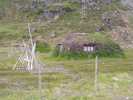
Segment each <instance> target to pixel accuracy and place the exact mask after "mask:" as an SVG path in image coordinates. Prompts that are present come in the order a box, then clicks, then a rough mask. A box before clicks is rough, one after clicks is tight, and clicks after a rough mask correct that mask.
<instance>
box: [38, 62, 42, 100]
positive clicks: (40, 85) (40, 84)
mask: <svg viewBox="0 0 133 100" xmlns="http://www.w3.org/2000/svg"><path fill="white" fill-rule="evenodd" d="M38 66H39V70H38V88H39V98H40V100H42V76H41V65H40V64H39V65H38Z"/></svg>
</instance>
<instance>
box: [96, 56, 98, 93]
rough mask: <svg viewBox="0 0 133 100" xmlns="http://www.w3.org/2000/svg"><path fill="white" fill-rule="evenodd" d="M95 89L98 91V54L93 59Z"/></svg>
mask: <svg viewBox="0 0 133 100" xmlns="http://www.w3.org/2000/svg"><path fill="white" fill-rule="evenodd" d="M95 91H96V92H97V91H98V56H96V59H95Z"/></svg>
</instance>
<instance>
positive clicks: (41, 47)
mask: <svg viewBox="0 0 133 100" xmlns="http://www.w3.org/2000/svg"><path fill="white" fill-rule="evenodd" d="M50 50H51V47H50V46H49V44H47V43H45V42H37V47H36V51H39V52H41V53H42V52H49V51H50Z"/></svg>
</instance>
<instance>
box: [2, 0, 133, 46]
mask: <svg viewBox="0 0 133 100" xmlns="http://www.w3.org/2000/svg"><path fill="white" fill-rule="evenodd" d="M46 1H47V0H42V1H41V3H38V2H32V1H31V0H28V1H27V0H12V1H10V0H5V1H4V2H3V0H1V1H0V4H1V6H0V7H1V10H0V16H1V22H2V24H1V25H0V26H1V30H0V38H1V39H6V38H8V39H17V38H18V39H21V38H23V37H25V33H26V30H27V26H26V25H27V24H26V23H27V22H29V21H30V22H38V21H39V22H40V23H34V24H32V31H33V34H34V36H36V37H37V38H38V39H45V40H46V41H48V42H52V43H55V42H56V41H57V40H58V39H60V38H63V36H64V34H67V33H71V32H72V33H73V32H84V33H88V34H89V36H90V37H92V38H96V37H93V34H94V33H95V32H99V33H100V34H101V35H103V36H107V37H110V38H112V39H113V40H115V41H116V42H117V43H119V44H120V45H121V46H122V47H133V42H132V38H133V33H132V26H133V22H132V20H133V15H132V10H131V9H129V6H130V5H129V4H130V0H124V2H126V1H127V2H126V5H125V3H123V0H100V2H98V1H97V0H95V1H93V2H90V3H89V8H91V9H89V8H88V9H87V10H86V13H87V17H86V18H85V19H82V14H81V10H82V9H81V8H82V5H81V4H82V3H80V2H79V1H80V0H72V1H69V0H68V1H65V0H61V1H60V2H57V1H56V2H55V1H54V0H53V1H51V2H46ZM4 4H5V6H2V5H4ZM94 8H95V9H94ZM97 9H99V10H97ZM7 23H8V24H7ZM3 33H4V34H3ZM53 34H54V36H55V37H54V38H53V37H52V36H53ZM101 41H102V39H101Z"/></svg>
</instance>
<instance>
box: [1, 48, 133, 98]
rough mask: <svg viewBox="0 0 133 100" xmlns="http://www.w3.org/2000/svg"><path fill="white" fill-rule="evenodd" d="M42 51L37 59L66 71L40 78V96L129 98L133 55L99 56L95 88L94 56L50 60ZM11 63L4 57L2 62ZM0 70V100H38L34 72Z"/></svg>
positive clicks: (128, 53)
mask: <svg viewBox="0 0 133 100" xmlns="http://www.w3.org/2000/svg"><path fill="white" fill-rule="evenodd" d="M44 55H45V54H40V58H41V60H42V61H44V62H45V64H46V65H47V66H46V67H48V68H52V67H56V66H64V68H65V69H66V70H68V74H65V73H62V72H51V73H45V74H43V77H42V92H43V93H42V96H43V97H44V98H45V99H46V100H53V99H55V100H103V99H106V100H113V99H118V98H121V97H122V98H126V97H129V98H132V97H133V93H132V87H133V78H132V76H133V68H132V65H133V63H132V60H133V58H132V57H133V54H132V49H131V50H125V55H126V57H125V58H100V59H99V78H98V80H99V91H98V92H97V94H95V88H94V66H95V61H94V59H86V60H84V59H82V60H66V59H64V60H63V59H60V60H57V59H53V58H52V59H51V58H49V57H48V56H46V55H45V56H44ZM8 62H10V59H9V60H6V62H5V63H8ZM2 69H4V68H3V67H2V66H1V71H0V91H1V93H0V95H1V96H0V100H3V99H5V100H12V99H13V100H18V99H19V100H31V98H32V99H33V100H36V99H38V85H37V84H38V79H37V75H35V74H30V73H19V72H16V71H11V70H10V69H9V70H2Z"/></svg>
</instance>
